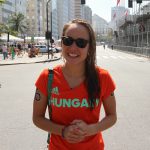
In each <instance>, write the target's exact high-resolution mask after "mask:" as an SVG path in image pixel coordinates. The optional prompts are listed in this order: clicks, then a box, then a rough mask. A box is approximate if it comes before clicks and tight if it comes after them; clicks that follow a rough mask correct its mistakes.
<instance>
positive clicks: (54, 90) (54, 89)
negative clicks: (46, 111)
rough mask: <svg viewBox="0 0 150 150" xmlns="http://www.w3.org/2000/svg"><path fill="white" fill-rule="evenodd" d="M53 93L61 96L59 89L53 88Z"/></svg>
mask: <svg viewBox="0 0 150 150" xmlns="http://www.w3.org/2000/svg"><path fill="white" fill-rule="evenodd" d="M52 93H54V94H57V95H58V94H59V92H58V87H55V88H53V89H52Z"/></svg>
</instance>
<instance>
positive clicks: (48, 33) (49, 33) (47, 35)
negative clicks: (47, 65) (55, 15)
mask: <svg viewBox="0 0 150 150" xmlns="http://www.w3.org/2000/svg"><path fill="white" fill-rule="evenodd" d="M49 2H50V0H48V1H47V3H46V15H47V31H46V39H47V51H48V59H49V40H50V39H51V37H52V36H51V34H52V33H51V32H52V31H51V32H50V31H49V30H48V3H49ZM51 22H52V20H51Z"/></svg>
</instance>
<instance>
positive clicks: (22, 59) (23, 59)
mask: <svg viewBox="0 0 150 150" xmlns="http://www.w3.org/2000/svg"><path fill="white" fill-rule="evenodd" d="M60 58H61V53H54V56H53V58H52V59H51V55H49V59H48V54H43V55H42V54H39V55H38V56H36V57H33V58H29V57H28V54H27V53H25V54H24V55H23V56H15V59H14V60H12V59H11V58H8V59H6V60H3V56H2V54H0V66H3V65H17V64H33V63H42V62H50V61H55V60H59V59H60Z"/></svg>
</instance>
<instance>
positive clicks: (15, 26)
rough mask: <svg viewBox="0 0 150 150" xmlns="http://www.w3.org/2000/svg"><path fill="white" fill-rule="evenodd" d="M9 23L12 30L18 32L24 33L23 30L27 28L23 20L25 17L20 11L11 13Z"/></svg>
mask: <svg viewBox="0 0 150 150" xmlns="http://www.w3.org/2000/svg"><path fill="white" fill-rule="evenodd" d="M9 24H10V26H11V28H12V30H14V31H16V32H18V33H20V34H25V32H26V31H27V29H28V28H27V23H26V22H25V17H24V15H23V14H21V13H18V14H16V13H15V14H13V15H12V16H11V17H10V19H9Z"/></svg>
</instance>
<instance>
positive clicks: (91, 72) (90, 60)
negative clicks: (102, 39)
mask: <svg viewBox="0 0 150 150" xmlns="http://www.w3.org/2000/svg"><path fill="white" fill-rule="evenodd" d="M74 23H76V24H80V25H82V26H84V27H85V28H86V29H87V30H88V32H89V37H90V39H89V50H88V55H87V58H86V63H85V76H86V80H85V84H86V88H87V91H88V96H89V99H88V100H89V104H90V108H91V109H93V108H94V106H95V103H96V98H100V79H99V75H98V71H97V68H96V39H95V33H94V31H93V29H92V27H91V25H90V24H89V23H88V22H86V21H85V20H82V19H74V20H72V21H71V22H69V23H67V24H65V26H64V28H63V32H62V36H64V35H65V32H66V30H67V28H68V27H69V26H70V24H74Z"/></svg>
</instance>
